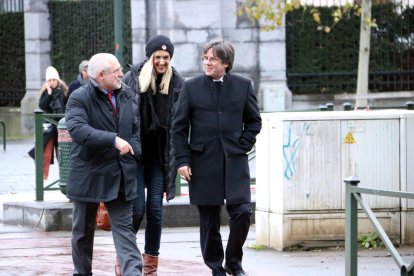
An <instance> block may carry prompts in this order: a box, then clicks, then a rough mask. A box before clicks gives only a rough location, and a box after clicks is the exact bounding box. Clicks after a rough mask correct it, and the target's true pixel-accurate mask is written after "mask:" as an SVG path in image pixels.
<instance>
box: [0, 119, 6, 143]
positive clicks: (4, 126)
mask: <svg viewBox="0 0 414 276" xmlns="http://www.w3.org/2000/svg"><path fill="white" fill-rule="evenodd" d="M0 125H1V126H2V127H3V150H6V124H5V123H4V122H3V121H0Z"/></svg>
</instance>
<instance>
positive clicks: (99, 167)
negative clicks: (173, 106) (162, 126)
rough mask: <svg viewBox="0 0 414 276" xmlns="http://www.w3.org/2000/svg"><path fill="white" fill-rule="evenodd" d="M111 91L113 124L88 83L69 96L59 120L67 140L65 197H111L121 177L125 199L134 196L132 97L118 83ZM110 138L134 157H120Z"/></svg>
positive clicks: (137, 155) (107, 107) (135, 122)
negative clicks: (69, 149)
mask: <svg viewBox="0 0 414 276" xmlns="http://www.w3.org/2000/svg"><path fill="white" fill-rule="evenodd" d="M114 93H115V96H116V100H117V107H118V113H119V119H118V123H117V122H116V119H115V118H114V117H113V116H112V108H111V104H110V102H109V100H108V99H107V97H106V96H105V95H104V94H103V93H102V91H100V90H99V88H98V87H96V86H94V84H93V83H92V82H91V81H88V84H87V85H85V86H82V87H80V88H79V89H77V90H76V91H75V92H73V93H72V95H71V96H70V97H69V101H68V103H67V105H66V114H65V119H66V126H67V128H68V130H69V133H70V136H71V137H72V140H73V144H72V152H71V157H70V161H69V172H68V180H67V187H66V192H67V197H68V198H70V199H73V200H77V201H87V202H100V201H104V202H106V201H110V200H113V199H116V198H117V197H118V192H119V191H120V185H121V179H123V184H124V191H125V198H126V200H132V199H133V198H135V197H137V183H136V181H137V177H136V176H137V161H138V160H139V158H140V156H141V142H140V138H139V134H140V133H139V127H138V126H139V114H138V113H137V106H136V102H137V99H136V98H134V94H133V92H132V91H131V89H130V88H129V87H128V86H125V85H124V84H123V85H122V87H121V89H120V90H116V91H114ZM116 136H119V137H121V138H122V139H124V140H126V141H127V142H129V143H130V144H131V146H132V148H133V150H134V153H135V155H131V154H129V153H128V154H125V155H123V156H121V155H120V154H119V151H118V149H116V148H115V146H114V141H115V137H116ZM121 191H122V189H121Z"/></svg>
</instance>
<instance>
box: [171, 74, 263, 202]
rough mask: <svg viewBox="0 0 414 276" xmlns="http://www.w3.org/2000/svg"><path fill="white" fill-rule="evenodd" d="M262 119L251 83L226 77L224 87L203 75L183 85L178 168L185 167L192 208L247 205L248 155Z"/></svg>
mask: <svg viewBox="0 0 414 276" xmlns="http://www.w3.org/2000/svg"><path fill="white" fill-rule="evenodd" d="M260 129H261V117H260V112H259V108H258V106H257V101H256V96H255V94H254V91H253V87H252V84H251V81H250V80H248V79H247V78H244V77H241V76H238V75H233V74H229V73H228V74H226V75H225V76H224V79H223V83H222V84H216V83H214V82H213V81H212V80H211V79H210V78H209V77H207V76H206V75H202V76H199V77H195V78H193V79H190V80H188V81H185V82H184V85H183V87H182V91H181V95H180V98H179V100H178V106H177V110H176V113H175V116H174V119H173V131H172V133H173V143H174V146H175V150H176V159H177V164H178V166H177V167H178V168H179V167H181V166H183V165H185V164H188V165H189V166H190V167H191V170H192V178H191V182H190V183H189V192H190V203H191V204H197V205H222V204H224V199H226V203H227V204H230V205H233V204H241V203H250V200H251V195H250V173H249V164H248V159H247V152H248V151H250V150H251V149H252V147H253V145H254V144H255V142H256V135H257V134H258V133H259V132H260Z"/></svg>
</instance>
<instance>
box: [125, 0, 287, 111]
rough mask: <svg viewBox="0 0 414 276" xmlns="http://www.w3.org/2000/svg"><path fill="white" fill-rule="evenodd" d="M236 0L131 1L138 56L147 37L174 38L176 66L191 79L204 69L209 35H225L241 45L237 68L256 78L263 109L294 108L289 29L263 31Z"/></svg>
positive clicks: (135, 54)
mask: <svg viewBox="0 0 414 276" xmlns="http://www.w3.org/2000/svg"><path fill="white" fill-rule="evenodd" d="M238 2H239V1H237V0H226V1H220V0H192V1H188V0H151V1H149V0H132V2H131V3H132V5H131V7H132V9H131V10H132V34H133V61H134V62H140V61H142V60H143V59H144V58H145V54H144V49H145V42H146V41H147V39H148V38H149V37H151V36H152V35H155V34H164V35H167V36H169V37H170V39H171V40H172V42H173V43H174V46H175V50H174V57H173V59H172V62H173V66H174V67H175V68H176V69H177V70H178V71H179V72H180V73H181V74H182V75H183V76H184V77H186V78H191V77H193V76H196V75H199V74H201V73H202V72H203V68H202V63H201V61H200V57H201V55H202V52H203V48H204V45H205V44H206V42H208V41H209V40H210V39H212V38H215V37H223V38H225V39H227V40H229V41H230V42H231V43H232V44H233V46H234V47H235V50H236V56H235V62H234V67H233V70H232V72H234V73H238V74H241V75H244V76H246V77H248V78H250V79H252V81H253V83H254V87H255V89H256V91H257V94H258V101H259V105H260V107H261V109H262V110H264V111H276V110H278V111H280V110H285V109H288V108H289V107H290V100H291V98H290V92H289V91H288V90H287V87H286V61H285V29H284V28H277V29H276V30H275V31H270V32H263V31H260V30H259V28H258V27H256V26H255V25H254V24H253V23H252V22H251V21H250V20H249V19H247V18H246V17H243V16H241V17H239V16H237V8H238Z"/></svg>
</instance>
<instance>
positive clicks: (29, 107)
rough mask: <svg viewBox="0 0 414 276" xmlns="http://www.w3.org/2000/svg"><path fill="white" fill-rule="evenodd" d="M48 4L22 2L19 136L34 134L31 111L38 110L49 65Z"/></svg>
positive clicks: (38, 0)
mask: <svg viewBox="0 0 414 276" xmlns="http://www.w3.org/2000/svg"><path fill="white" fill-rule="evenodd" d="M47 3H48V0H24V37H25V55H26V94H25V96H24V97H23V99H22V101H21V102H20V104H21V128H22V134H33V132H34V115H33V111H34V110H35V109H36V108H37V106H38V99H39V90H40V88H41V86H42V82H43V80H44V78H45V76H44V74H45V71H46V67H47V66H49V65H50V47H51V44H50V40H49V36H50V22H49V11H48V7H47Z"/></svg>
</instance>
